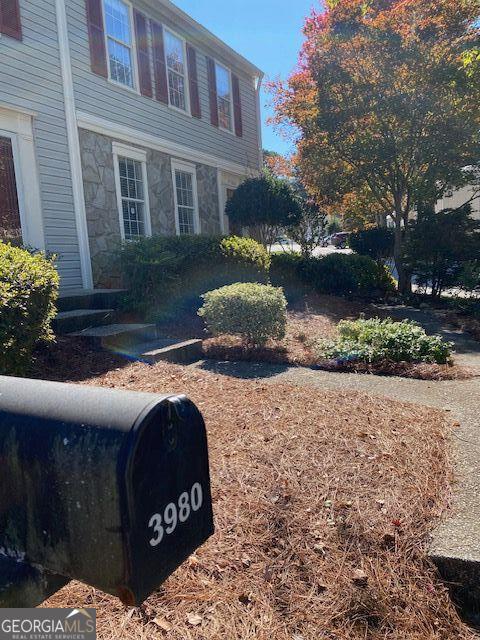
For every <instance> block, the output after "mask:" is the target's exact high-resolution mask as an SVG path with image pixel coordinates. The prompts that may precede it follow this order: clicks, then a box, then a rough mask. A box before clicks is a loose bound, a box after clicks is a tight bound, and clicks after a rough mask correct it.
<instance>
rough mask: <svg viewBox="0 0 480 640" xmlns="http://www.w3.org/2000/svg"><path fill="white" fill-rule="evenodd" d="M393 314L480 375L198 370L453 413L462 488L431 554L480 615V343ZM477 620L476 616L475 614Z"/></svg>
mask: <svg viewBox="0 0 480 640" xmlns="http://www.w3.org/2000/svg"><path fill="white" fill-rule="evenodd" d="M382 309H384V310H387V311H389V312H390V313H391V315H392V316H395V317H399V318H408V319H412V320H416V321H417V322H419V323H420V324H422V325H423V326H424V327H425V329H426V330H427V332H428V333H439V334H440V335H442V336H443V337H444V338H445V339H446V340H449V341H451V342H454V343H455V348H456V350H457V354H458V355H457V356H456V361H457V362H458V363H459V364H462V365H468V366H469V367H472V368H473V369H474V371H478V376H479V377H475V378H474V379H472V380H463V381H444V382H430V381H423V380H411V379H407V378H396V377H381V376H374V375H365V374H348V373H330V372H326V371H317V370H314V369H307V368H301V367H298V368H297V367H295V368H294V367H287V366H282V365H268V364H252V363H249V362H234V363H232V362H214V361H204V362H202V363H198V364H196V365H195V366H198V367H201V368H203V369H205V370H209V371H214V372H215V373H217V374H224V375H229V376H234V377H240V378H250V379H252V378H262V379H263V380H264V381H266V382H270V383H277V382H285V383H290V384H295V385H302V386H312V387H317V388H321V389H332V390H339V389H340V390H353V391H361V392H364V393H368V394H369V395H372V396H384V397H388V398H392V399H395V400H400V401H405V402H412V403H417V404H421V405H426V406H430V407H435V408H438V409H442V410H445V411H448V412H449V414H450V416H451V419H452V422H458V423H459V425H460V427H459V428H458V429H456V430H455V433H454V437H455V440H454V442H455V453H456V463H457V464H456V471H457V479H458V484H457V486H456V493H455V500H454V505H453V509H452V514H451V516H450V517H449V518H447V519H446V520H445V521H444V522H443V523H442V524H441V525H440V526H439V528H438V529H437V530H436V532H435V533H434V537H433V542H432V547H431V556H432V558H433V559H434V560H435V561H436V562H437V564H438V566H439V568H440V570H441V571H442V573H443V575H444V576H445V578H446V579H447V580H448V581H451V582H454V583H456V584H457V585H458V588H457V589H456V591H455V596H456V597H457V598H458V599H459V601H461V603H462V604H463V605H464V606H465V607H466V609H467V610H468V614H469V615H470V618H472V614H475V611H476V610H477V608H478V610H479V611H480V343H478V342H475V341H474V340H471V339H470V338H469V337H468V336H466V335H465V334H463V333H462V332H460V331H455V330H452V329H450V328H448V327H447V326H444V325H443V324H442V321H441V319H440V318H439V317H437V316H436V315H435V314H433V313H431V312H428V311H422V310H418V309H414V308H410V307H402V308H398V307H393V308H388V307H382ZM475 617H476V616H475Z"/></svg>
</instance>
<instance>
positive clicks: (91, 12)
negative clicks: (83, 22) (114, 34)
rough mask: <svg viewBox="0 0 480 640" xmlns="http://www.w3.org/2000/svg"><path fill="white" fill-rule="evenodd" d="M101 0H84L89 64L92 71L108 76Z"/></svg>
mask: <svg viewBox="0 0 480 640" xmlns="http://www.w3.org/2000/svg"><path fill="white" fill-rule="evenodd" d="M101 2H102V0H86V4H87V24H88V37H89V41H90V66H91V68H92V71H93V73H96V74H97V75H99V76H103V77H104V78H108V68H107V51H106V49H105V32H104V27H103V15H102V5H101Z"/></svg>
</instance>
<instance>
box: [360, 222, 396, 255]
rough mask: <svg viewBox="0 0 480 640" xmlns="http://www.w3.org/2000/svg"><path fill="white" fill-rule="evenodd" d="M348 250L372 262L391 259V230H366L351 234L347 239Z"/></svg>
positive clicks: (392, 241) (392, 236)
mask: <svg viewBox="0 0 480 640" xmlns="http://www.w3.org/2000/svg"><path fill="white" fill-rule="evenodd" d="M349 244H350V248H351V249H353V251H355V253H358V255H360V256H368V257H369V258H372V259H373V260H377V261H379V260H385V259H387V258H392V257H393V245H394V234H393V229H387V228H380V229H366V230H364V231H358V232H357V233H352V234H351V236H350V238H349Z"/></svg>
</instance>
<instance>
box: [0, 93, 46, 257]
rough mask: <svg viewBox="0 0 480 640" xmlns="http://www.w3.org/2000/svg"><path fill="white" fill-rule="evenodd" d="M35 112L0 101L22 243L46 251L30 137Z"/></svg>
mask: <svg viewBox="0 0 480 640" xmlns="http://www.w3.org/2000/svg"><path fill="white" fill-rule="evenodd" d="M33 117H34V114H33V113H31V112H27V111H17V110H15V109H13V108H10V107H4V106H3V105H1V104H0V136H1V137H3V138H9V139H10V140H11V141H12V150H13V166H14V169H15V181H16V186H17V198H18V207H19V210H20V224H21V227H22V240H23V244H24V245H26V246H29V247H33V248H35V249H40V250H42V251H44V250H45V234H44V228H43V217H42V203H41V197H40V181H39V177H38V166H37V159H36V155H35V143H34V138H33Z"/></svg>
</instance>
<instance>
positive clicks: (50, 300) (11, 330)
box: [0, 243, 59, 375]
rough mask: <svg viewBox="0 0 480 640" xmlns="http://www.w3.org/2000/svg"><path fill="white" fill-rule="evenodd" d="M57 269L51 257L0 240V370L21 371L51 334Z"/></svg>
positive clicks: (20, 372) (19, 372) (56, 292)
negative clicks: (39, 344)
mask: <svg viewBox="0 0 480 640" xmlns="http://www.w3.org/2000/svg"><path fill="white" fill-rule="evenodd" d="M58 284H59V277H58V273H57V271H56V269H55V266H54V264H53V259H49V258H46V257H45V256H44V255H43V254H41V253H31V252H29V251H26V250H25V249H20V248H18V247H13V246H11V245H10V244H4V243H0V373H1V374H6V375H24V374H25V373H26V372H27V371H28V368H29V366H30V364H31V360H32V353H33V350H34V348H35V346H36V345H37V343H38V342H40V341H48V340H51V339H52V338H53V334H52V331H51V322H52V320H53V319H54V317H55V314H56V311H57V310H56V306H55V302H56V299H57V296H58Z"/></svg>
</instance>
